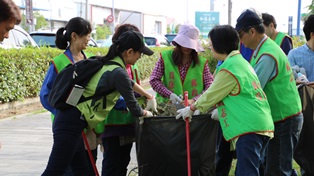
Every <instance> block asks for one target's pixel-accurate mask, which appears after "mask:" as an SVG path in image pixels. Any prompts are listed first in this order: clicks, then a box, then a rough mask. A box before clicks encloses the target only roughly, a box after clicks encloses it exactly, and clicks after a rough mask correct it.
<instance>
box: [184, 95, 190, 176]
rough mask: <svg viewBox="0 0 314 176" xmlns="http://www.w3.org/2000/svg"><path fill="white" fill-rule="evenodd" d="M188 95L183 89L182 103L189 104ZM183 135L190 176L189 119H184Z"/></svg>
mask: <svg viewBox="0 0 314 176" xmlns="http://www.w3.org/2000/svg"><path fill="white" fill-rule="evenodd" d="M188 100H189V95H188V91H184V105H185V106H186V107H187V106H189V101H188ZM185 135H186V154H187V165H188V176H191V155H190V123H189V119H188V118H186V119H185Z"/></svg>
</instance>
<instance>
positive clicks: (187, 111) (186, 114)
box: [176, 106, 194, 122]
mask: <svg viewBox="0 0 314 176" xmlns="http://www.w3.org/2000/svg"><path fill="white" fill-rule="evenodd" d="M177 113H179V114H178V115H177V116H176V119H177V120H178V119H179V118H180V117H182V119H183V120H184V121H185V119H186V118H189V122H191V121H192V115H193V114H194V111H192V110H191V108H190V106H188V107H185V108H182V109H179V110H178V111H177Z"/></svg>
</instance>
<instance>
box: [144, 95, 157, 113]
mask: <svg viewBox="0 0 314 176" xmlns="http://www.w3.org/2000/svg"><path fill="white" fill-rule="evenodd" d="M145 110H151V111H153V112H156V113H157V102H156V98H155V96H152V98H150V99H147V105H146V108H145Z"/></svg>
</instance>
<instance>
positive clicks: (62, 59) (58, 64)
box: [51, 52, 94, 122]
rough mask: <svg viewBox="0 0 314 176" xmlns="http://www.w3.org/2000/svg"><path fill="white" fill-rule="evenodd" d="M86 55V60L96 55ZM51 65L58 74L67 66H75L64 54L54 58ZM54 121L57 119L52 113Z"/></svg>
mask: <svg viewBox="0 0 314 176" xmlns="http://www.w3.org/2000/svg"><path fill="white" fill-rule="evenodd" d="M84 54H85V56H86V58H90V57H92V56H94V54H92V53H87V52H84ZM51 63H52V64H53V65H54V67H55V70H56V72H57V74H58V73H59V72H60V71H61V70H63V69H64V68H65V67H66V66H67V65H69V64H73V62H72V61H71V59H70V58H69V57H68V56H67V55H66V54H64V53H62V54H60V55H58V56H56V57H55V58H53V60H52V61H51ZM54 119H55V116H54V115H53V114H52V113H51V121H52V122H53V121H54Z"/></svg>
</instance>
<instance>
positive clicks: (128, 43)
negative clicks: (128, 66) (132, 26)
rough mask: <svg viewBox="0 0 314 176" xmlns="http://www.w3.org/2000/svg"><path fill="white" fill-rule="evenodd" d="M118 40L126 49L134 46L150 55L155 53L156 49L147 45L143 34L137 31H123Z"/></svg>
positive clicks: (135, 48) (136, 49)
mask: <svg viewBox="0 0 314 176" xmlns="http://www.w3.org/2000/svg"><path fill="white" fill-rule="evenodd" d="M116 42H119V45H121V47H123V48H125V49H128V48H132V49H134V50H135V51H139V52H140V53H143V54H146V55H148V56H151V55H153V54H154V51H152V50H150V49H149V48H147V47H146V46H145V42H144V37H143V35H142V34H141V33H140V32H137V31H126V32H123V33H122V34H121V35H120V36H119V38H118V40H117V41H116Z"/></svg>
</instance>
